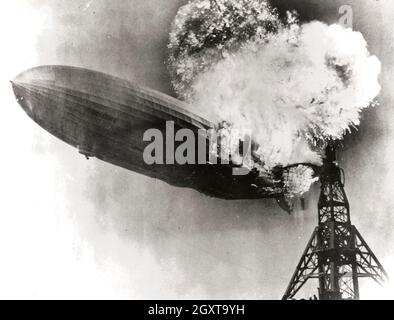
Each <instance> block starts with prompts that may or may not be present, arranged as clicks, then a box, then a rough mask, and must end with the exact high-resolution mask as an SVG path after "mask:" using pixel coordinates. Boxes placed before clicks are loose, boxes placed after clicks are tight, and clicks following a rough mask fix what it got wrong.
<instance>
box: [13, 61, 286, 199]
mask: <svg viewBox="0 0 394 320" xmlns="http://www.w3.org/2000/svg"><path fill="white" fill-rule="evenodd" d="M13 89H14V93H15V96H16V98H17V100H18V102H19V104H20V105H21V106H22V108H23V109H24V110H25V112H26V113H27V114H28V115H29V116H30V117H31V118H32V119H33V120H34V121H35V122H36V123H37V124H39V125H40V126H41V127H42V128H44V129H45V130H47V131H48V132H50V133H51V134H52V135H54V136H56V137H58V138H59V139H61V140H62V141H64V142H66V143H68V144H70V145H72V146H73V147H75V148H78V150H79V152H80V153H82V154H84V155H85V156H87V157H96V158H98V159H101V160H103V161H106V162H109V163H111V164H114V165H117V166H120V167H123V168H125V169H128V170H131V171H134V172H138V173H140V174H143V175H146V176H149V177H152V178H157V179H160V180H163V181H165V182H167V183H169V184H171V185H173V186H177V187H187V188H193V189H195V190H197V191H199V192H202V193H204V194H206V195H209V196H212V197H218V198H223V199H258V198H267V197H281V196H282V193H283V192H282V188H281V186H280V185H279V184H278V183H275V182H274V181H273V179H272V177H270V176H268V175H267V176H262V175H261V174H260V173H259V172H256V171H250V172H249V174H247V175H242V176H234V175H233V174H232V173H233V171H232V169H233V165H232V164H227V165H225V164H211V163H206V164H185V165H179V164H177V163H174V164H153V165H149V164H146V163H145V161H144V159H143V152H144V149H145V147H146V146H147V144H148V143H149V142H147V141H144V139H143V135H144V133H145V132H146V130H148V129H152V128H154V129H158V130H160V131H161V132H162V133H163V136H165V134H166V132H165V129H166V123H167V122H168V121H172V122H173V123H174V126H175V130H179V129H182V128H188V129H190V130H192V131H193V132H194V133H195V134H196V135H197V134H198V130H199V129H210V128H213V127H214V125H213V124H212V123H210V122H209V121H207V120H205V119H203V118H201V117H198V116H197V115H194V114H193V113H191V112H188V111H186V105H184V104H183V103H182V102H181V101H179V100H177V99H174V98H172V97H170V96H167V95H165V94H162V93H159V92H156V91H154V90H150V89H147V88H142V87H140V86H137V85H135V84H132V83H130V82H128V81H126V80H123V79H120V78H116V77H113V76H110V75H107V74H104V73H100V72H96V71H92V70H87V69H82V68H75V67H67V66H42V67H38V68H33V69H30V70H28V71H25V72H24V73H22V74H20V75H19V76H18V77H16V78H15V79H14V80H13Z"/></svg>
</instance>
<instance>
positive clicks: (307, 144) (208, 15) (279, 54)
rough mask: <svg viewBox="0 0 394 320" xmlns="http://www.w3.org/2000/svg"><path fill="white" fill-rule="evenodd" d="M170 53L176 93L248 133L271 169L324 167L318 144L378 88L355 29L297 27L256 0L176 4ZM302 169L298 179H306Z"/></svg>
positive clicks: (372, 59)
mask: <svg viewBox="0 0 394 320" xmlns="http://www.w3.org/2000/svg"><path fill="white" fill-rule="evenodd" d="M169 49H170V59H169V65H170V71H171V74H172V76H173V84H174V88H175V90H176V91H177V92H178V94H179V96H180V97H181V98H183V99H185V100H187V101H188V102H190V103H191V104H192V106H193V108H194V111H195V112H196V113H198V114H200V115H201V116H204V117H206V118H208V119H209V120H211V121H213V122H217V123H219V122H222V121H226V122H228V123H231V125H232V127H233V128H234V129H239V130H241V131H242V130H245V129H247V130H251V132H252V134H253V140H254V141H255V142H256V143H257V145H258V149H257V150H256V152H255V153H256V154H257V156H258V158H259V160H260V161H261V162H262V163H264V167H265V168H266V169H268V170H271V169H272V168H274V167H275V166H288V165H291V164H295V163H311V164H321V152H322V150H321V149H320V148H321V147H318V145H320V146H321V145H324V142H325V141H327V140H329V139H342V138H343V136H344V134H345V133H346V132H347V131H350V130H351V128H352V127H357V126H358V125H359V123H360V112H361V111H362V110H363V109H365V108H367V107H369V106H371V105H373V100H374V99H375V97H376V96H377V95H378V93H379V91H380V85H379V82H378V76H379V73H380V68H381V66H380V62H379V60H378V58H377V57H376V56H372V55H370V53H369V52H368V49H367V43H366V41H365V40H364V38H363V36H362V34H361V33H359V32H355V31H352V30H351V29H346V28H344V27H342V26H340V25H336V24H333V25H326V24H324V23H322V22H317V21H315V22H311V23H307V24H299V23H298V21H297V18H296V15H295V14H294V13H288V15H287V20H286V21H281V20H280V19H279V17H278V15H277V13H276V12H275V11H274V10H272V9H271V8H270V7H269V5H268V4H267V3H266V2H265V1H262V0H254V1H246V0H196V1H193V2H190V3H189V4H187V5H186V6H184V7H182V8H181V9H180V10H179V13H178V16H177V17H176V19H175V22H174V25H173V30H172V32H171V35H170V44H169ZM316 141H318V142H319V143H318V144H317V145H316V144H315V143H316ZM301 171H302V172H303V173H304V174H296V175H295V176H298V177H299V178H300V179H309V181H310V182H311V181H312V180H313V178H312V175H310V172H309V171H307V170H301V169H298V173H300V172H301ZM284 179H285V177H284ZM285 184H286V181H285ZM292 184H293V185H302V186H305V185H310V183H306V184H304V183H300V184H296V183H292ZM306 189H307V188H304V187H302V188H299V191H294V194H301V193H302V192H305V191H307V190H306ZM308 189H309V187H308Z"/></svg>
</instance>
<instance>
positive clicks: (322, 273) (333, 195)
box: [282, 147, 388, 300]
mask: <svg viewBox="0 0 394 320" xmlns="http://www.w3.org/2000/svg"><path fill="white" fill-rule="evenodd" d="M326 152H327V158H326V161H325V163H324V165H323V170H322V172H321V176H320V180H321V192H320V197H319V202H318V213H319V219H318V221H319V225H318V227H316V228H315V230H314V231H313V234H312V237H311V238H310V240H309V242H308V245H307V247H306V249H305V251H304V253H303V255H302V257H301V259H300V261H299V263H298V265H297V268H296V271H295V272H294V274H293V277H292V278H291V280H290V283H289V285H288V287H287V290H286V292H285V294H284V295H283V298H282V299H292V298H294V296H295V295H296V294H297V293H298V292H299V290H300V289H301V288H302V287H303V286H304V284H305V283H306V282H307V281H308V280H309V279H313V278H317V279H318V280H319V298H320V299H323V300H334V299H335V300H338V299H340V300H345V299H349V300H356V299H359V286H358V278H361V277H363V278H364V277H370V278H372V279H374V280H375V281H376V282H378V283H379V284H382V283H383V282H384V281H385V280H387V279H388V276H387V273H386V272H385V271H384V269H383V266H382V265H381V264H380V262H379V260H378V259H377V258H376V256H375V255H374V254H373V252H372V250H371V249H370V248H369V246H368V245H367V243H366V242H365V240H364V239H363V237H362V236H361V234H360V233H359V232H358V230H357V229H356V227H355V226H353V225H352V224H351V222H350V210H349V202H348V199H347V197H346V193H345V190H344V184H343V182H342V179H344V175H343V171H342V169H340V168H339V167H338V165H337V164H336V163H335V149H334V148H332V147H328V148H327V150H326ZM327 159H329V161H327Z"/></svg>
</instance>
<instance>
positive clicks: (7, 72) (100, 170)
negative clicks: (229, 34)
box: [0, 0, 394, 299]
mask: <svg viewBox="0 0 394 320" xmlns="http://www.w3.org/2000/svg"><path fill="white" fill-rule="evenodd" d="M186 2H187V1H182V0H166V1H162V0H145V1H140V0H114V1H105V0H93V1H87V0H85V1H77V0H75V1H61V0H51V1H49V0H36V1H34V0H18V1H2V2H1V4H0V36H1V38H0V39H1V42H2V47H1V49H0V99H1V107H0V143H1V147H2V149H1V157H0V170H1V171H0V255H1V259H0V260H1V261H0V298H134V299H140V298H166V299H171V298H221V299H230V298H250V299H255V298H258V299H277V298H280V297H281V296H282V294H283V293H284V290H285V288H286V286H287V284H288V281H289V280H290V277H291V275H292V273H293V271H294V268H295V267H296V264H297V263H298V260H299V258H300V257H301V254H302V252H303V250H304V247H305V246H306V243H307V241H308V239H309V237H310V235H311V233H312V230H313V228H314V226H315V225H316V223H317V209H316V198H317V195H318V190H317V188H315V190H313V191H312V192H311V193H310V195H309V197H308V208H307V210H305V211H296V212H295V213H294V214H293V215H291V216H289V215H287V214H286V213H285V212H284V211H281V210H280V209H278V208H277V206H276V205H275V204H274V203H273V201H272V200H258V201H223V200H218V199H212V198H208V197H206V196H204V195H202V194H199V193H197V192H195V191H193V190H188V189H179V188H175V187H171V186H169V185H167V184H166V183H164V182H161V181H159V180H154V179H151V178H147V177H144V176H142V175H138V174H136V173H133V172H130V171H126V170H124V169H121V168H118V167H115V166H112V165H110V164H106V163H104V162H101V161H99V160H96V159H90V160H89V161H87V160H86V159H85V158H84V157H83V156H82V155H80V154H78V152H77V150H76V149H73V148H72V147H70V146H68V145H66V144H65V143H63V142H61V141H60V140H58V139H56V138H54V137H53V136H51V135H50V134H49V133H47V132H46V131H44V130H43V129H41V128H40V127H39V126H38V125H36V124H35V123H34V122H33V121H31V120H30V119H29V118H28V117H27V116H26V115H25V114H24V112H23V111H22V109H21V108H20V107H19V106H18V104H17V103H16V101H15V99H14V97H13V93H12V90H11V85H10V83H9V80H11V79H12V78H14V77H15V76H16V75H17V74H18V73H20V72H22V71H23V70H25V69H27V68H30V67H33V66H36V65H41V64H66V65H74V66H80V67H85V68H91V69H95V70H100V71H104V72H106V73H111V74H113V75H117V76H120V77H123V78H126V79H129V80H133V81H136V82H138V83H140V84H143V85H146V86H149V87H151V88H154V89H157V90H160V91H163V92H166V93H171V90H170V83H169V78H168V74H167V71H166V67H165V65H164V62H165V59H166V43H167V39H168V33H169V30H170V24H171V22H172V20H173V18H174V17H175V15H176V12H177V9H178V8H179V6H180V5H182V4H184V3H186ZM327 2H329V3H327ZM273 3H274V4H276V5H278V7H279V9H280V10H283V9H287V8H288V7H294V8H296V9H298V10H299V11H300V13H301V17H302V18H303V19H306V20H310V19H319V20H323V21H327V22H335V21H337V20H338V19H339V16H340V15H339V13H338V9H339V7H340V6H341V5H342V4H349V5H351V6H352V8H353V15H354V29H356V30H359V31H361V32H362V33H363V35H364V37H365V38H366V40H367V42H368V43H369V49H370V51H371V52H372V53H373V54H375V55H377V56H378V57H379V59H380V60H381V61H382V64H383V72H382V75H381V84H382V92H381V95H380V97H379V100H380V103H381V105H380V106H379V107H378V108H375V109H371V110H368V111H367V112H365V113H364V114H363V122H362V126H361V127H360V129H359V131H358V132H356V133H355V134H353V135H352V136H351V137H347V139H346V141H345V143H344V149H343V151H342V152H341V154H340V160H341V166H342V167H343V168H344V169H345V172H346V191H347V194H348V198H349V200H350V205H351V214H352V221H353V223H354V224H355V225H356V226H357V227H358V229H359V230H360V232H361V233H362V235H363V236H364V238H365V239H366V240H367V242H368V243H369V245H370V246H371V248H372V249H373V250H374V251H375V253H376V255H377V256H378V258H380V260H381V262H382V263H383V264H384V266H385V267H386V268H387V270H388V272H389V273H391V277H392V278H393V277H394V219H393V213H394V196H393V194H394V170H393V162H394V160H393V158H394V140H393V138H394V132H393V129H394V121H393V120H394V108H393V98H394V97H393V92H394V91H393V81H394V79H393V62H394V61H393V59H394V55H393V53H394V50H393V34H394V27H393V21H394V4H393V1H392V0H380V1H375V0H352V1H350V0H347V1H326V0H308V1H306V0H304V1H301V0H287V1H285V0H280V1H273ZM305 85H308V84H307V83H306V84H305ZM314 287H317V283H315V284H313V286H312V289H314ZM361 290H362V291H361V295H362V297H364V298H366V297H368V298H379V297H383V298H394V286H393V285H391V284H389V285H388V286H387V288H386V289H384V290H382V289H380V288H378V287H376V286H374V285H372V284H371V283H369V282H368V283H365V284H364V282H363V283H362V287H361Z"/></svg>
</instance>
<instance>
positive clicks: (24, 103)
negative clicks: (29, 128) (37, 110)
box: [10, 79, 33, 117]
mask: <svg viewBox="0 0 394 320" xmlns="http://www.w3.org/2000/svg"><path fill="white" fill-rule="evenodd" d="M10 82H11V85H12V89H13V91H14V95H15V98H16V101H17V102H18V103H19V105H20V106H21V107H22V109H23V110H24V111H25V112H26V113H27V114H28V115H29V116H30V117H32V115H33V104H32V103H31V101H29V99H28V88H27V87H26V85H25V84H23V83H20V82H18V81H17V80H15V79H14V80H11V81H10Z"/></svg>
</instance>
